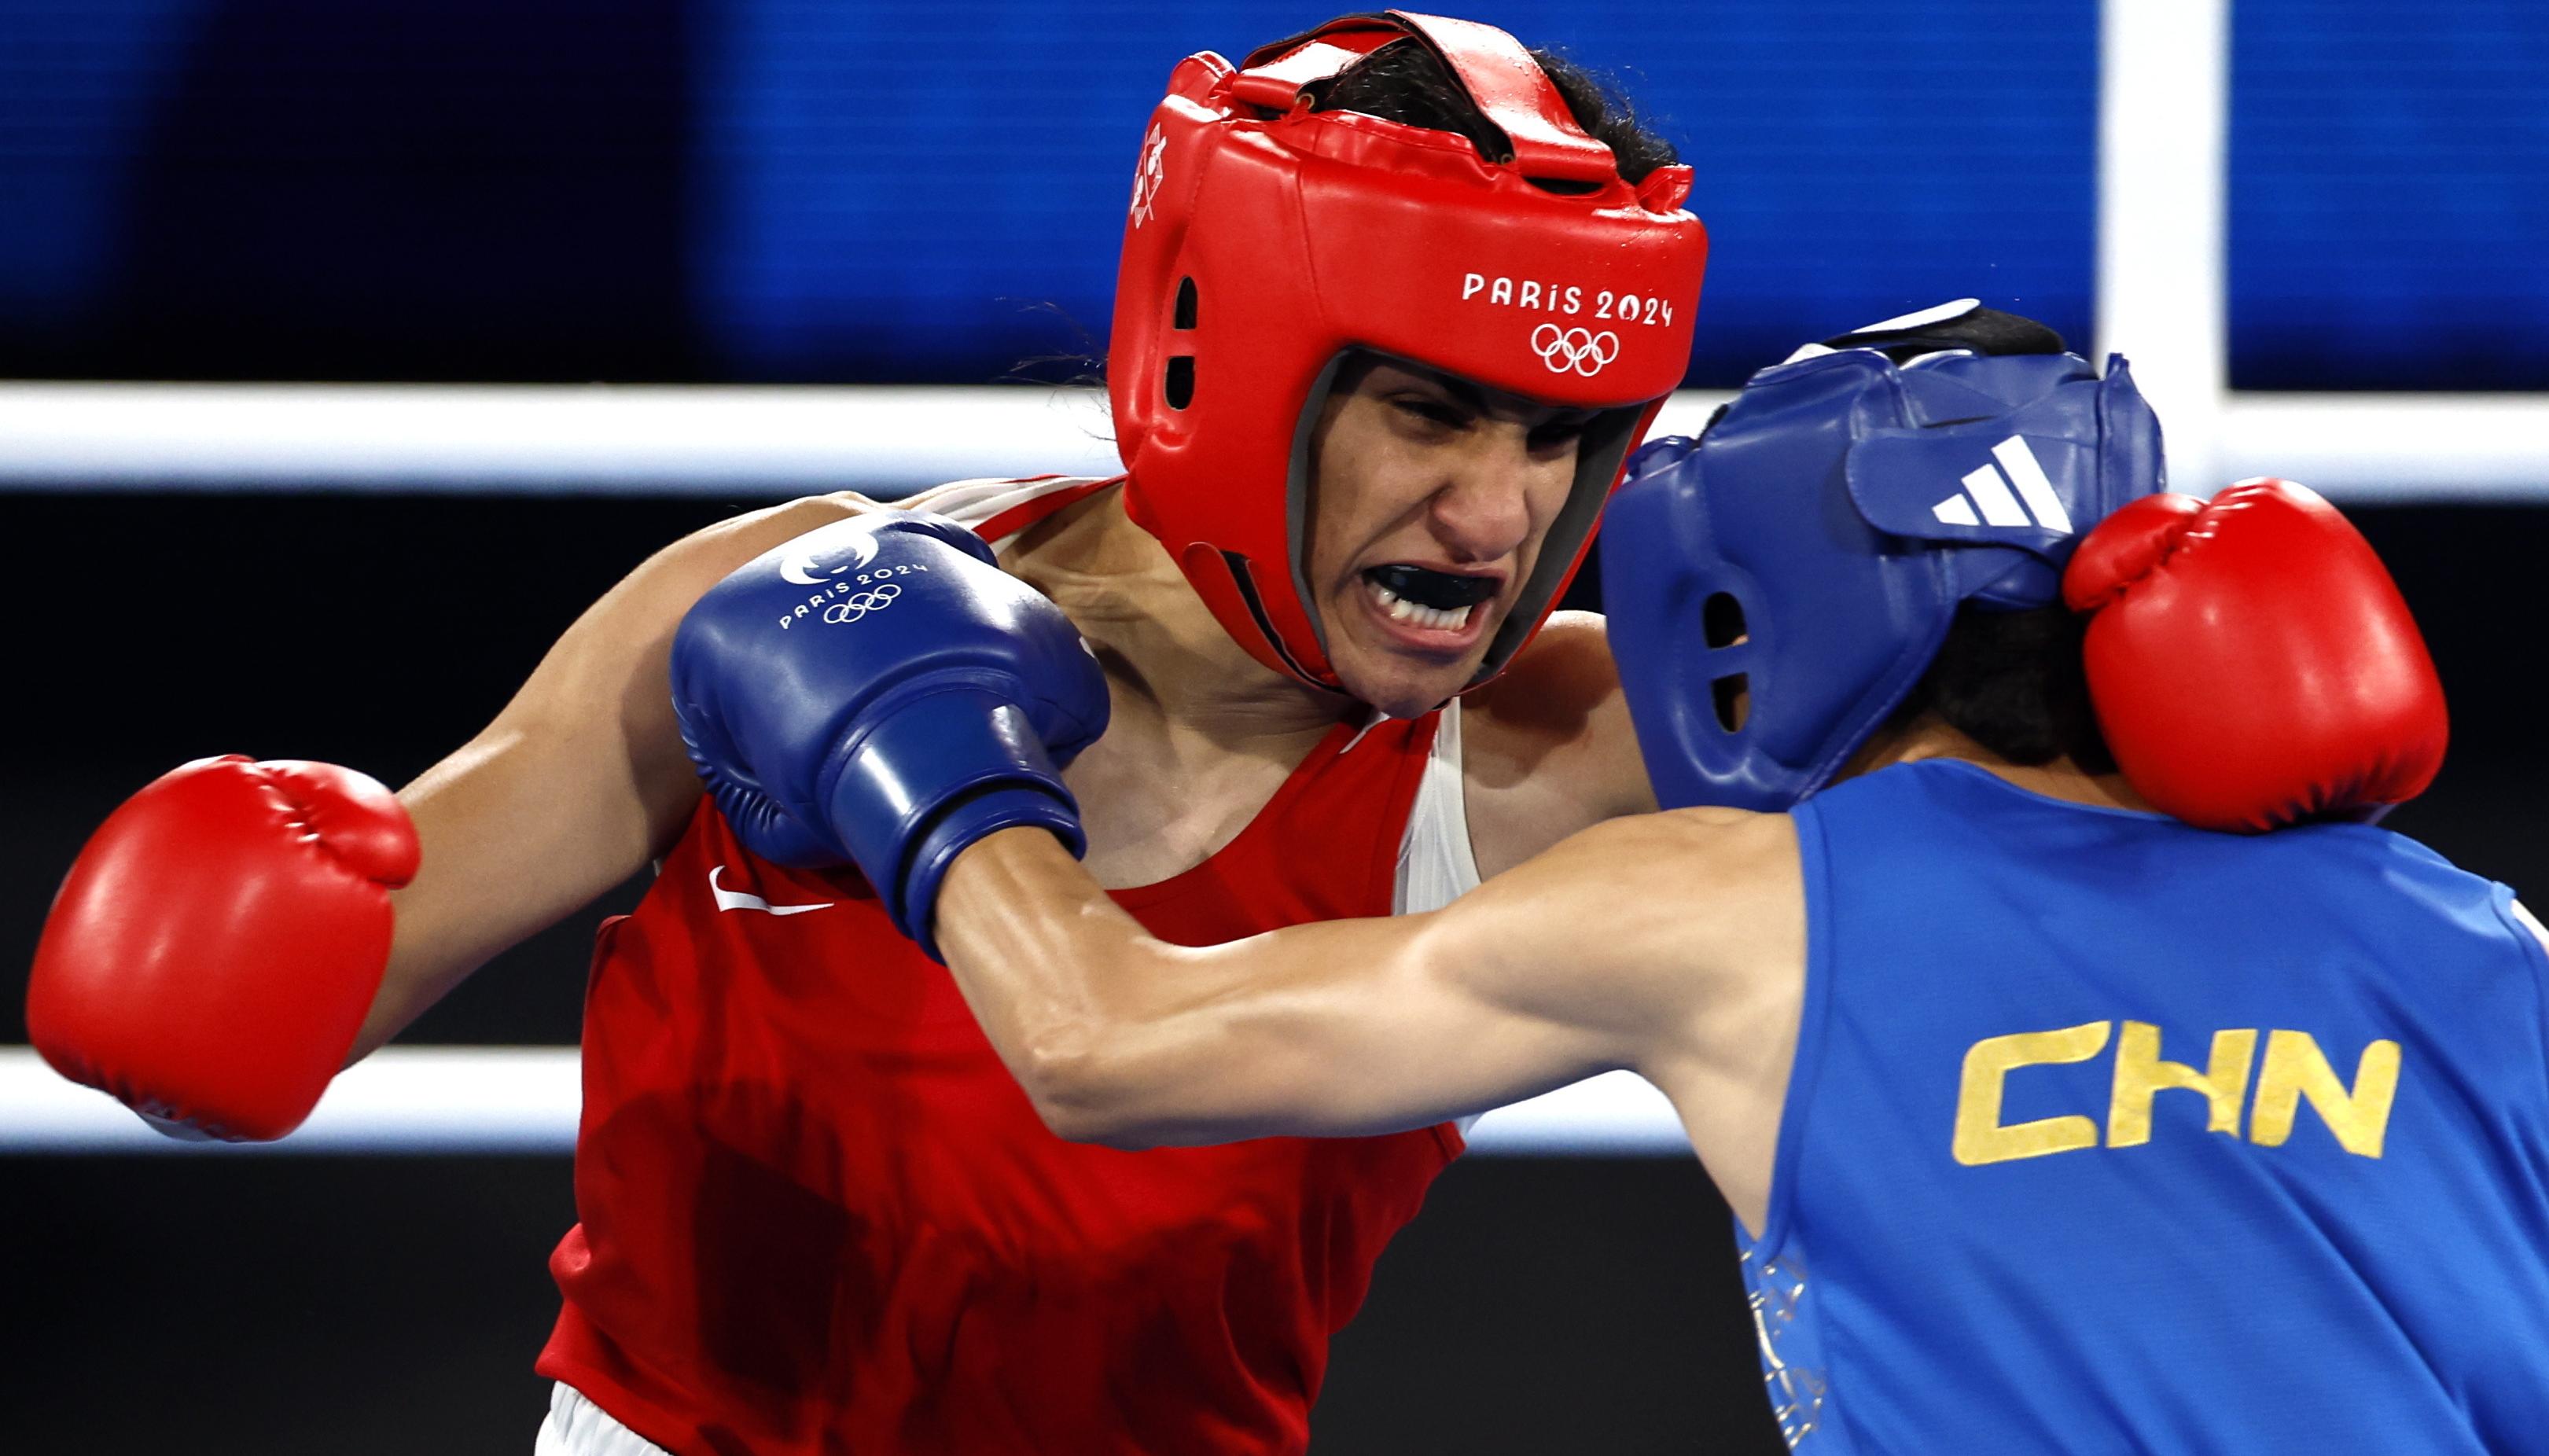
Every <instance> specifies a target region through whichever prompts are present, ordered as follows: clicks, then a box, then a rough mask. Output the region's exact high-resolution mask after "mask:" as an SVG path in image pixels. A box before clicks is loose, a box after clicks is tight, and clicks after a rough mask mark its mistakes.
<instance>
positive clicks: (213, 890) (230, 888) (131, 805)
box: [27, 755, 417, 1140]
mask: <svg viewBox="0 0 2549 1456" xmlns="http://www.w3.org/2000/svg"><path fill="white" fill-rule="evenodd" d="M416 866H417V841H416V829H415V827H414V826H413V825H412V824H410V823H409V822H408V817H407V811H406V810H405V809H403V808H401V807H400V805H399V802H398V800H397V799H396V798H394V797H392V796H391V794H390V791H389V790H388V789H386V788H384V787H382V786H381V785H380V784H379V783H378V782H376V781H374V780H373V779H371V778H367V777H365V776H364V775H362V774H357V773H355V772H353V771H352V770H350V769H339V768H336V767H335V766H333V765H331V764H309V763H291V762H279V763H265V764H253V763H250V762H248V761H247V760H246V759H244V758H241V757H238V756H236V755H233V756H231V757H229V758H221V759H199V760H197V761H195V762H194V763H191V764H188V765H185V766H184V767H182V768H179V769H177V770H174V771H172V772H170V773H168V774H163V775H161V776H160V777H159V778H157V779H155V780H153V781H152V782H151V783H150V784H149V785H148V786H147V787H145V788H143V789H142V791H141V792H140V793H137V794H135V795H134V796H133V797H132V798H130V799H128V800H126V801H125V803H124V805H123V807H121V808H119V809H117V810H116V811H115V812H114V813H113V814H112V815H110V816H108V818H107V821H106V822H105V823H104V824H102V825H100V826H99V827H98V831H97V833H96V834H94V835H92V836H90V837H89V842H88V845H87V847H86V848H84V849H82V850H81V851H80V857H79V860H78V861H77V862H76V863H75V864H73V865H71V872H70V875H69V877H68V878H66V879H64V880H63V881H62V888H61V892H60V893H59V894H57V895H55V896H54V897H53V908H52V912H51V914H50V915H48V916H47V918H46V920H45V933H44V937H43V939H42V940H40V941H39V942H38V943H37V946H36V970H35V978H34V979H33V981H32V982H31V983H30V984H29V986H28V988H27V1033H28V1040H30V1041H32V1042H34V1043H35V1044H36V1049H37V1050H39V1051H41V1052H43V1053H44V1056H45V1059H46V1060H47V1061H48V1062H51V1063H52V1065H53V1069H54V1070H55V1071H58V1072H60V1073H61V1074H62V1075H63V1076H65V1077H68V1078H70V1079H71V1080H72V1081H75V1082H84V1083H86V1084H88V1085H89V1086H92V1087H96V1088H99V1089H100V1090H102V1091H105V1092H107V1093H109V1094H110V1095H112V1096H114V1097H115V1098H116V1099H117V1100H119V1101H121V1102H122V1103H124V1104H125V1105H126V1106H127V1107H130V1108H132V1109H133V1110H134V1111H136V1112H139V1113H141V1114H142V1115H143V1116H144V1117H147V1118H150V1119H152V1120H153V1121H154V1122H158V1123H179V1124H184V1125H185V1126H186V1127H188V1128H191V1129H193V1130H194V1131H195V1132H196V1133H198V1134H200V1135H203V1136H208V1137H213V1138H226V1139H230V1140H263V1139H267V1138H280V1137H282V1136H283V1135H284V1134H286V1133H289V1132H291V1131H292V1130H293V1129H294V1128H296V1127H299V1126H300V1125H301V1120H302V1119H303V1118H306V1117H308V1116H309V1115H310V1109H311V1108H313V1107H315V1106H317V1105H318V1102H319V1094H320V1093H322V1092H324V1091H326V1090H327V1087H328V1081H329V1079H330V1077H332V1076H334V1075H335V1074H336V1069H337V1067H339V1066H340V1065H342V1064H343V1062H344V1059H345V1053H346V1052H347V1051H348V1050H350V1049H351V1048H352V1047H353V1045H354V1037H355V1034H356V1033H358V1032H359V1031H361V1029H362V1025H363V1017H364V1015H365V1014H366V1013H367V1012H368V1011H369V1010H370V1009H371V1004H372V997H373V995H374V994H375V993H376V992H378V991H379V989H380V983H381V972H382V971H383V969H385V968H386V967H387V966H388V964H389V956H390V901H389V892H390V891H391V890H392V889H395V888H397V887H398V886H400V885H403V884H405V883H407V882H408V880H410V879H411V878H413V877H415V874H416ZM181 1136H182V1135H181Z"/></svg>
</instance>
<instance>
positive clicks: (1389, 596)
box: [1364, 582, 1477, 632]
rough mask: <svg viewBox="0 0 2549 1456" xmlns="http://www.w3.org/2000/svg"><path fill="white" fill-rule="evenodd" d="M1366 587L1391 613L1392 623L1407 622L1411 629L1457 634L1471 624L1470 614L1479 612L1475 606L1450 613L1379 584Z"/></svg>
mask: <svg viewBox="0 0 2549 1456" xmlns="http://www.w3.org/2000/svg"><path fill="white" fill-rule="evenodd" d="M1364 585H1365V586H1367V587H1369V588H1370V589H1371V594H1372V596H1373V597H1374V598H1375V599H1377V600H1378V601H1379V602H1380V605H1381V609H1382V610H1383V611H1386V612H1388V613H1389V619H1390V620H1391V621H1393V622H1405V623H1407V624H1408V625H1409V626H1411V627H1430V628H1433V629H1434V630H1436V631H1442V632H1457V631H1459V630H1460V629H1462V628H1463V627H1465V626H1467V625H1468V624H1469V613H1471V612H1473V611H1475V610H1477V608H1476V607H1473V606H1462V607H1455V608H1453V609H1452V610H1449V611H1445V610H1444V609H1442V608H1440V607H1433V606H1419V605H1418V604H1417V603H1415V602H1413V601H1410V600H1408V599H1407V598H1406V597H1404V596H1401V595H1399V594H1398V593H1397V592H1392V591H1390V590H1389V589H1388V588H1387V587H1384V586H1382V585H1380V584H1379V583H1378V582H1366V583H1365V584H1364Z"/></svg>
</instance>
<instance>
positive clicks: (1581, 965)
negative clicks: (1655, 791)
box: [936, 830, 1658, 1146]
mask: <svg viewBox="0 0 2549 1456" xmlns="http://www.w3.org/2000/svg"><path fill="white" fill-rule="evenodd" d="M1596 883H1597V884H1598V881H1597V882H1596ZM1549 888H1550V886H1549V885H1547V884H1546V883H1545V882H1537V881H1531V882H1524V883H1520V884H1515V885H1508V884H1505V883H1502V882H1499V883H1497V884H1494V885H1491V886H1490V887H1489V888H1487V889H1485V890H1482V891H1480V892H1479V893H1478V894H1475V895H1472V896H1470V897H1468V898H1467V899H1465V900H1463V901H1462V902H1461V904H1460V905H1459V906H1457V907H1455V908H1454V909H1452V910H1449V911H1443V912H1437V913H1435V914H1431V915H1412V916H1399V917H1395V918H1391V919H1385V920H1383V919H1373V920H1339V921H1328V922H1324V923H1319V924H1312V925H1299V926H1292V927H1290V928H1288V929H1284V930H1278V931H1274V932H1271V933H1268V934H1265V935H1259V936H1252V937H1250V938H1248V939H1246V940H1243V941H1236V942H1233V943H1231V944H1228V945H1223V946H1212V947H1203V948H1196V949H1187V948H1182V947H1177V946H1170V945H1167V944H1164V943H1162V942H1161V941H1159V940H1157V939H1154V938H1153V937H1151V936H1150V935H1149V934H1147V933H1146V932H1144V931H1143V930H1142V928H1141V927H1140V926H1139V925H1138V924H1137V923H1136V922H1135V921H1134V920H1133V919H1132V917H1131V916H1129V915H1127V914H1125V913H1124V911H1122V910H1121V909H1119V908H1118V907H1117V906H1116V905H1115V904H1114V903H1113V902H1112V901H1111V900H1109V899H1108V898H1107V896H1106V895H1105V893H1104V891H1102V890H1100V889H1099V888H1098V887H1097V885H1096V883H1095V881H1094V880H1092V879H1091V878H1090V877H1089V875H1088V873H1087V871H1086V869H1084V868H1083V867H1082V866H1081V865H1079V864H1078V863H1077V862H1075V861H1074V860H1073V859H1072V858H1071V857H1070V855H1069V854H1068V853H1067V852H1065V851H1064V850H1063V849H1062V847H1061V846H1060V845H1059V844H1057V843H1056V842H1055V841H1054V839H1053V837H1052V836H1051V835H1049V834H1046V833H1044V832H1043V831H1040V830H1026V831H1009V832H1006V833H1003V834H998V835H993V836H991V837H989V838H987V839H985V840H983V841H982V842H981V843H980V844H978V845H976V846H975V847H974V848H972V849H970V850H968V851H967V852H966V854H965V856H964V858H962V859H960V860H959V861H958V862H957V864H956V865H955V867H954V868H953V869H952V870H951V871H950V872H949V874H948V876H947V879H946V882H945V885H944V886H943V887H942V889H941V892H940V896H939V901H938V917H937V922H936V924H937V936H938V944H939V947H940V949H941V950H942V951H943V952H944V953H945V954H946V956H947V964H948V966H949V968H950V969H951V970H952V971H953V972H954V973H955V976H956V980H957V984H958V985H959V986H960V987H961V988H962V989H963V991H964V993H965V996H966V1000H967V1001H968V1003H969V1004H971V1005H972V1007H973V1008H974V1012H975V1015H976V1017H977V1018H978V1019H979V1020H980V1021H981V1022H982V1024H983V1028H984V1031H985V1033H986V1034H987V1035H988V1036H989V1037H990V1038H991V1044H992V1046H993V1047H994V1048H996V1049H997V1050H998V1051H999V1053H1000V1056H1001V1058H1002V1060H1003V1061H1005V1062H1006V1063H1007V1064H1008V1066H1009V1069H1010V1070H1011V1072H1013V1073H1014V1074H1016V1076H1017V1078H1018V1081H1019V1083H1020V1085H1021V1086H1023V1087H1024V1088H1025V1089H1026V1091H1027V1094H1028V1096H1029V1097H1031V1098H1032V1099H1034V1101H1035V1103H1036V1109H1037V1111H1038V1112H1039V1113H1040V1114H1041V1115H1042V1116H1043V1117H1044V1120H1045V1122H1046V1123H1047V1124H1048V1125H1049V1126H1051V1127H1052V1128H1053V1129H1054V1131H1055V1132H1057V1133H1060V1134H1061V1135H1062V1136H1064V1137H1066V1138H1075V1139H1078V1140H1083V1141H1101V1142H1110V1143H1115V1144H1117V1145H1122V1146H1152V1145H1157V1144H1161V1143H1204V1142H1227V1141H1234V1140H1237V1139H1240V1138H1258V1137H1269V1136H1276V1135H1300V1136H1353V1135H1362V1134H1373V1133H1384V1132H1390V1131H1395V1130H1398V1129H1403V1128H1412V1127H1420V1126H1423V1125H1425V1124H1428V1123H1433V1122H1439V1121H1441V1120H1443V1119H1445V1118H1449V1117H1453V1116H1457V1115H1459V1114H1462V1113H1467V1112H1475V1111H1478V1110H1481V1109H1484V1108H1488V1107H1495V1106H1499V1105H1501V1104H1503V1103H1505V1102H1508V1101H1511V1100H1513V1099H1514V1098H1516V1097H1522V1096H1529V1095H1532V1094H1534V1093H1537V1092H1543V1091H1547V1090H1548V1089H1549V1088H1551V1087H1555V1086H1558V1085H1561V1084H1563V1083H1565V1082H1568V1081H1572V1080H1574V1079H1575V1078H1577V1077H1580V1076H1584V1075H1588V1074H1590V1073H1591V1072H1595V1071H1600V1070H1604V1069H1606V1068H1608V1067H1611V1066H1618V1065H1624V1064H1627V1063H1626V1061H1625V1060H1624V1056H1623V1051H1622V1049H1621V1048H1622V1047H1625V1046H1626V1045H1628V1042H1629V1041H1630V1040H1633V1039H1634V1036H1635V1035H1639V1034H1642V1033H1643V1031H1644V1029H1647V1028H1650V1027H1652V1026H1654V1025H1657V1024H1658V1019H1657V1018H1655V1017H1653V1016H1652V1015H1649V1014H1646V1013H1645V1012H1643V1011H1641V1010H1639V1009H1637V1008H1611V1009H1610V1010H1608V1011H1607V1012H1604V1013H1603V1014H1601V1015H1600V1016H1598V1017H1597V1018H1595V1020H1596V1021H1598V1022H1599V1023H1603V1024H1598V1025H1596V1024H1588V1023H1587V1019H1586V1017H1585V1013H1586V1012H1587V1011H1588V1010H1591V1009H1592V1008H1588V1007H1586V1006H1585V1005H1583V1004H1581V1003H1580V1002H1579V1000H1578V998H1576V997H1574V996H1572V995H1569V994H1566V993H1565V991H1564V989H1563V987H1564V984H1565V983H1566V982H1568V981H1570V980H1572V979H1573V978H1574V977H1576V976H1579V975H1582V974H1584V973H1585V972H1586V971H1587V969H1588V968H1591V967H1595V966H1598V965H1599V964H1600V963H1601V962H1603V961H1604V960H1605V959H1607V958H1608V957H1607V954H1606V948H1605V947H1603V946H1602V945H1601V944H1600V943H1599V940H1598V937H1595V938H1593V944H1590V945H1588V944H1587V940H1588V924H1589V925H1601V924H1605V923H1609V922H1613V921H1616V920H1617V919H1618V917H1617V916H1616V915H1614V914H1612V913H1611V912H1610V911H1609V909H1608V908H1607V907H1606V906H1603V905H1601V904H1598V903H1597V904H1596V905H1595V907H1594V913H1593V916H1592V917H1591V919H1590V921H1589V922H1588V921H1580V920H1577V919H1576V918H1575V917H1573V916H1571V915H1559V916H1550V915H1545V914H1541V913H1538V911H1537V910H1536V909H1535V908H1534V905H1533V903H1532V902H1533V901H1534V900H1535V899H1537V898H1538V897H1540V896H1541V895H1542V894H1543V893H1544V892H1545V891H1546V890H1548V889H1549ZM1591 893H1593V895H1594V896H1595V898H1596V899H1597V901H1598V900H1599V899H1600V898H1602V895H1601V892H1600V891H1599V890H1598V889H1596V890H1594V891H1592V892H1591ZM1526 967H1536V968H1537V969H1529V968H1526ZM1517 977H1519V978H1520V979H1521V980H1523V981H1526V982H1529V983H1530V986H1528V987H1523V988H1521V989H1524V990H1526V991H1527V993H1528V994H1527V996H1526V997H1525V999H1527V1000H1529V1001H1530V1002H1532V1003H1534V1004H1529V1005H1523V1004H1517V1002H1516V1001H1515V999H1514V998H1513V997H1512V996H1511V995H1509V994H1507V993H1508V992H1510V991H1512V990H1514V989H1517V987H1516V986H1515V984H1514V981H1515V979H1516V978H1517ZM1616 1024H1626V1025H1628V1026H1630V1027H1632V1028H1634V1029H1636V1030H1635V1031H1634V1032H1633V1033H1632V1034H1631V1036H1630V1037H1626V1038H1624V1037H1623V1036H1622V1035H1621V1034H1620V1033H1619V1032H1618V1030H1617V1029H1616Z"/></svg>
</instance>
